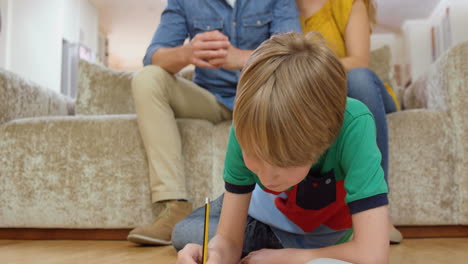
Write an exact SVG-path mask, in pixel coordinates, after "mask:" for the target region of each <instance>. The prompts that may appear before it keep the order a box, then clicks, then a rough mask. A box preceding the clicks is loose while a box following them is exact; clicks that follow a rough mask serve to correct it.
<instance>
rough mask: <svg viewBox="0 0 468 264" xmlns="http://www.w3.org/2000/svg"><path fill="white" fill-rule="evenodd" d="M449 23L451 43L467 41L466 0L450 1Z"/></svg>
mask: <svg viewBox="0 0 468 264" xmlns="http://www.w3.org/2000/svg"><path fill="white" fill-rule="evenodd" d="M450 24H451V27H452V45H457V44H459V43H462V42H466V41H468V34H467V31H468V1H467V0H451V1H450Z"/></svg>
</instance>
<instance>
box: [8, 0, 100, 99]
mask: <svg viewBox="0 0 468 264" xmlns="http://www.w3.org/2000/svg"><path fill="white" fill-rule="evenodd" d="M0 1H1V2H0V4H1V7H2V10H3V7H4V6H6V5H8V20H7V21H6V22H7V28H6V36H4V34H3V32H2V35H1V36H0V67H3V68H5V69H7V70H9V71H12V72H15V73H16V74H18V75H20V76H22V77H24V78H26V79H28V80H31V81H33V82H35V83H37V84H39V85H41V86H43V87H46V88H49V89H52V90H55V91H57V92H60V90H61V73H62V40H63V39H67V40H68V41H70V42H80V40H81V42H82V44H84V45H85V46H87V47H88V48H91V49H92V50H93V51H95V52H97V51H98V27H99V24H98V17H97V16H98V14H97V11H96V9H95V8H94V6H92V5H91V4H90V3H89V2H88V0H47V1H37V0H0ZM3 20H4V21H3V23H4V24H5V19H3ZM80 32H81V34H80Z"/></svg>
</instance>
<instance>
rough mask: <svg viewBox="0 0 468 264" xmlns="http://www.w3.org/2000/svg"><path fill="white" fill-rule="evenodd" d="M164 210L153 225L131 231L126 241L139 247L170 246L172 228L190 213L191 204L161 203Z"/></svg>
mask: <svg viewBox="0 0 468 264" xmlns="http://www.w3.org/2000/svg"><path fill="white" fill-rule="evenodd" d="M161 203H162V205H163V207H164V209H163V210H162V211H161V213H160V214H159V215H158V217H157V218H156V220H155V221H154V223H153V224H150V225H146V226H140V227H137V228H135V229H133V230H132V231H131V232H130V233H129V234H128V237H127V240H128V241H130V242H133V243H136V244H141V245H158V246H163V245H170V244H171V243H172V242H171V235H172V229H173V228H174V226H175V225H176V224H177V223H178V222H179V221H181V220H182V219H184V218H185V217H187V216H188V215H189V214H190V213H191V212H192V204H191V203H189V202H181V201H176V200H170V201H164V202H161Z"/></svg>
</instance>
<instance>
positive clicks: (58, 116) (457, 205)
mask: <svg viewBox="0 0 468 264" xmlns="http://www.w3.org/2000/svg"><path fill="white" fill-rule="evenodd" d="M379 54H380V55H379ZM374 56H377V57H378V56H386V57H388V51H387V52H385V51H380V53H374ZM467 67H468V44H463V45H460V46H457V47H455V48H453V49H452V50H450V51H449V52H448V53H447V54H445V55H444V56H443V57H442V58H441V59H440V60H439V61H438V63H437V64H436V65H434V66H433V68H432V70H431V72H429V73H428V74H427V76H426V77H425V79H424V81H421V82H418V83H417V84H419V86H414V87H412V88H410V89H408V90H406V91H405V93H404V98H405V100H404V105H405V106H406V107H407V108H414V107H415V106H421V105H424V106H425V108H423V109H411V110H406V111H402V112H398V113H395V114H391V115H389V116H388V122H389V134H390V177H389V178H390V184H391V190H392V191H391V194H390V200H391V203H392V205H391V213H392V216H393V219H394V221H395V224H397V225H458V224H464V225H467V224H468V176H467V172H466V171H467V170H468V164H467V160H466V157H465V156H466V155H468V142H467V140H466V138H467V136H468V134H467V133H468V132H467V130H468V123H467V121H466V118H467V117H468V110H467V103H468V102H467V98H468V92H467V87H468V68H467ZM376 71H377V72H378V70H376ZM384 72H385V71H384ZM387 72H388V71H387ZM131 77H132V74H131V73H125V72H117V71H111V70H108V69H105V68H103V67H100V66H96V65H91V64H87V63H84V62H82V63H81V64H80V83H79V87H80V88H79V96H78V98H77V100H76V104H75V105H74V107H73V103H72V102H70V99H68V98H66V97H63V96H59V95H57V94H55V93H52V92H50V91H49V90H46V89H42V88H40V87H38V86H36V85H34V84H32V83H29V82H26V81H24V80H21V79H20V78H19V77H17V76H16V75H14V74H12V73H9V72H6V71H4V70H0V227H3V228H21V227H32V228H133V227H135V226H137V225H141V224H146V223H150V222H151V221H152V218H153V215H152V212H151V206H150V190H149V185H148V169H147V161H146V156H145V151H144V148H143V145H142V141H141V138H140V135H139V131H138V128H137V124H136V115H135V114H134V108H133V103H132V99H131V92H130V80H131ZM423 102H425V103H423ZM73 110H75V112H76V113H75V114H73ZM178 124H179V127H180V131H181V136H182V141H183V155H184V159H185V172H186V184H187V189H188V190H189V195H190V198H191V199H192V201H193V202H194V206H199V205H201V204H202V202H203V199H204V197H205V196H210V197H212V198H215V197H217V196H218V195H219V194H221V193H222V192H223V189H224V187H223V181H222V178H221V175H222V174H221V173H222V169H223V162H224V155H225V154H224V152H225V147H226V140H227V135H228V129H229V126H230V122H224V123H221V124H216V125H214V124H211V123H209V122H207V121H203V120H189V119H181V120H178ZM154 133H158V131H154Z"/></svg>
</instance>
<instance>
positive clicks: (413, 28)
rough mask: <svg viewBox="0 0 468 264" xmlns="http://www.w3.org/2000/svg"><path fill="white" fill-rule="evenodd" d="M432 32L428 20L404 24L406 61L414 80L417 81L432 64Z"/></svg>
mask: <svg viewBox="0 0 468 264" xmlns="http://www.w3.org/2000/svg"><path fill="white" fill-rule="evenodd" d="M430 31H431V30H430V25H429V24H428V23H427V21H426V20H411V21H407V22H405V23H404V24H403V32H404V33H403V35H404V39H405V48H406V59H407V63H408V64H409V67H410V74H411V76H412V79H413V80H417V79H418V78H419V77H420V76H421V75H422V74H423V73H424V72H425V71H426V70H427V69H428V68H429V66H430V64H431V62H432V55H431V34H430V33H431V32H430Z"/></svg>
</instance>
